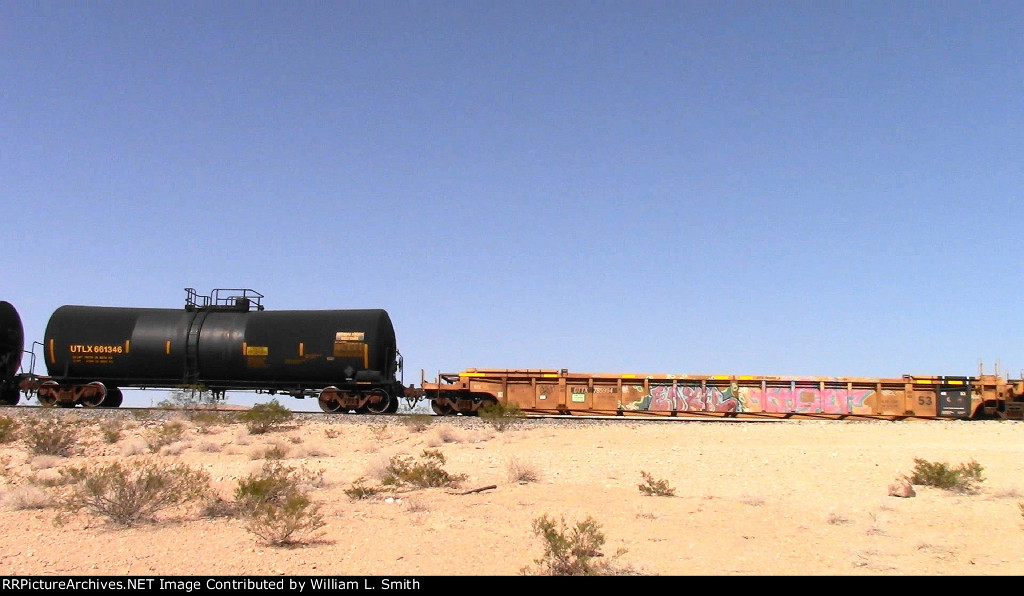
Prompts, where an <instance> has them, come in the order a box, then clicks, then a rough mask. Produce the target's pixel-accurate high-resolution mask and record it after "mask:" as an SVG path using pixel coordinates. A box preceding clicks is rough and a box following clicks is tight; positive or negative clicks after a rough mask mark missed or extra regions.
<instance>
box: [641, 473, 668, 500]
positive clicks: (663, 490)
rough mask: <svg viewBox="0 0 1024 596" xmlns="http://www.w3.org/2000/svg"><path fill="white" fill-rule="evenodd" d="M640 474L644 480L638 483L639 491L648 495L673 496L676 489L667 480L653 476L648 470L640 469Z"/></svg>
mask: <svg viewBox="0 0 1024 596" xmlns="http://www.w3.org/2000/svg"><path fill="white" fill-rule="evenodd" d="M640 476H641V477H643V479H644V481H643V482H642V483H640V485H639V488H640V492H641V493H643V494H645V495H647V496H648V497H672V496H675V494H676V489H674V488H672V486H671V485H670V484H669V483H668V481H667V480H664V479H661V478H655V477H654V476H652V475H651V474H650V473H649V472H645V471H643V470H641V471H640Z"/></svg>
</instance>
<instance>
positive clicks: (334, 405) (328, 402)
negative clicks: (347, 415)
mask: <svg viewBox="0 0 1024 596" xmlns="http://www.w3.org/2000/svg"><path fill="white" fill-rule="evenodd" d="M317 401H318V402H319V403H320V409H321V410H323V411H324V412H327V413H328V414H333V413H335V412H337V411H338V410H340V409H341V402H338V401H335V400H333V399H323V398H319V399H318V400H317Z"/></svg>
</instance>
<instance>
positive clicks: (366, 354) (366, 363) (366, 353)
mask: <svg viewBox="0 0 1024 596" xmlns="http://www.w3.org/2000/svg"><path fill="white" fill-rule="evenodd" d="M363 368H370V345H369V344H363Z"/></svg>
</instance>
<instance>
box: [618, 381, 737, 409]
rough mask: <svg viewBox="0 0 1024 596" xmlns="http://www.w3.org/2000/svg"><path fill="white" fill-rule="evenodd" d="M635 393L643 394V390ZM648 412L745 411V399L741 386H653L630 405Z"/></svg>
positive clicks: (637, 387)
mask: <svg viewBox="0 0 1024 596" xmlns="http://www.w3.org/2000/svg"><path fill="white" fill-rule="evenodd" d="M634 390H635V391H636V392H638V393H643V387H640V386H636V387H634ZM627 409H629V410H639V411H647V412H673V411H675V412H742V411H744V407H743V400H742V398H741V396H740V393H739V391H738V390H737V387H735V386H731V387H727V388H724V389H723V388H721V387H701V386H700V385H651V387H650V391H649V392H648V393H647V394H646V395H644V396H643V397H641V398H640V399H639V400H637V401H634V402H632V403H631V404H629V405H628V406H627Z"/></svg>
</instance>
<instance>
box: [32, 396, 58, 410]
mask: <svg viewBox="0 0 1024 596" xmlns="http://www.w3.org/2000/svg"><path fill="white" fill-rule="evenodd" d="M36 399H38V400H39V405H41V406H44V407H47V408H49V407H53V406H55V405H57V398H56V397H54V396H52V395H44V394H43V393H38V394H36Z"/></svg>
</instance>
